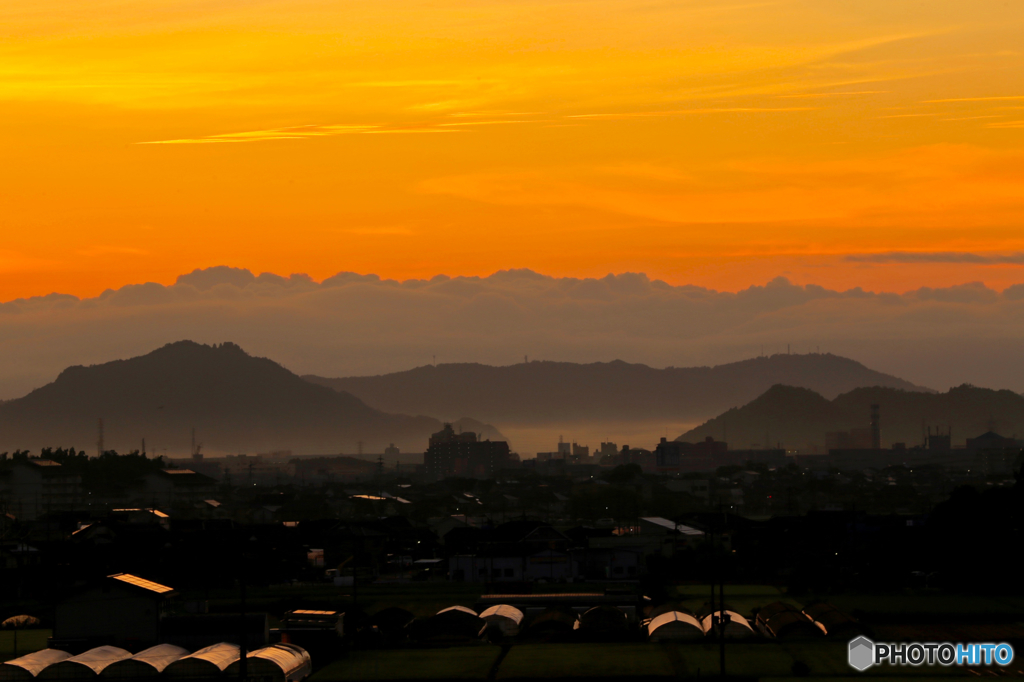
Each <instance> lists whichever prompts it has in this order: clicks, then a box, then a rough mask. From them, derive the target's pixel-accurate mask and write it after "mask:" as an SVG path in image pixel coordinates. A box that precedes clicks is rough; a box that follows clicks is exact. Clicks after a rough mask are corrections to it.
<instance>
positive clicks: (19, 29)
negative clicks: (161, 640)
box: [0, 0, 1024, 301]
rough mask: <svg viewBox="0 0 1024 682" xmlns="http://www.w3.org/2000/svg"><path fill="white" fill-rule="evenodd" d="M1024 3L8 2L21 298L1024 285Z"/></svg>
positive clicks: (2, 100) (7, 180)
mask: <svg viewBox="0 0 1024 682" xmlns="http://www.w3.org/2000/svg"><path fill="white" fill-rule="evenodd" d="M1022 34H1024V5H1022V4H1021V3H1006V2H1003V1H1002V0H1000V1H998V2H997V1H994V0H977V1H976V2H970V3H964V2H954V1H953V0H930V1H929V2H927V3H908V2H895V3H894V2H886V1H883V0H864V1H861V2H850V1H846V0H843V1H830V2H820V0H814V1H812V0H778V1H772V0H768V1H763V2H760V1H751V2H745V1H743V0H737V1H736V2H729V1H728V0H688V1H683V2H679V1H671V2H670V1H667V0H650V1H641V2H637V1H635V0H592V1H588V2H581V1H575V0H525V1H524V0H515V1H511V0H510V1H499V0H475V1H469V0H465V1H456V2H435V1H429V0H385V1H382V2H350V1H344V0H338V1H326V0H300V1H297V2H296V1H289V2H283V1H279V0H259V1H256V2H252V1H245V2H242V1H241V0H214V1H208V0H174V1H172V0H97V1H96V2H88V3H71V2H67V1H66V0H37V1H36V2H31V3H26V2H15V1H13V0H4V1H3V2H0V36H2V39H0V121H2V123H3V125H2V126H0V148H2V149H3V150H4V151H3V157H4V159H5V162H4V163H3V164H0V187H2V189H0V209H2V210H0V229H2V231H3V236H4V239H3V241H2V243H0V300H4V301H6V300H11V299H14V298H17V297H28V296H36V295H45V294H48V293H50V292H54V291H57V292H63V293H70V294H75V295H78V296H92V295H96V294H98V293H100V292H101V291H103V290H104V289H106V288H109V287H120V286H123V285H125V284H129V283H137V282H145V281H155V282H161V283H165V284H170V283H173V282H174V279H175V277H176V276H177V275H179V274H182V273H184V272H188V271H190V270H192V269H193V268H197V267H207V266H211V265H219V264H227V265H232V266H237V267H245V268H249V269H250V270H252V271H254V272H260V271H272V272H277V273H280V274H288V273H290V272H303V273H308V274H309V275H310V276H312V277H313V278H314V279H316V280H321V279H323V278H326V277H328V276H330V275H333V274H334V273H336V272H339V271H342V270H349V271H357V272H373V273H376V274H378V275H380V276H382V277H393V278H397V279H405V278H410V277H430V276H433V275H435V274H438V273H446V274H450V275H486V274H489V273H491V272H494V271H496V270H499V269H502V268H509V267H528V268H532V269H534V270H537V271H540V272H544V273H547V274H551V275H555V276H602V275H604V274H606V273H608V272H624V271H633V272H646V273H647V274H648V275H649V276H650V277H652V278H659V279H663V280H665V281H667V282H670V283H673V284H686V283H693V284H699V285H702V286H708V287H714V288H717V289H721V290H730V291H734V290H737V289H740V288H743V287H747V286H749V285H751V284H759V283H760V284H763V283H764V282H766V281H768V280H770V279H772V278H774V277H776V276H779V275H784V276H787V277H789V278H790V279H791V280H792V281H795V282H798V283H815V284H821V285H823V286H828V287H831V288H837V289H845V288H851V287H856V286H861V287H864V288H866V289H873V290H886V291H906V290H909V289H913V288H917V287H920V286H949V285H954V284H961V283H965V282H972V281H980V282H984V283H986V284H987V285H988V286H990V287H993V288H996V289H1003V288H1005V287H1007V286H1009V285H1011V284H1015V283H1020V282H1021V281H1024V269H1022V268H1024V255H1022V252H1024V230H1022V223H1024V68H1022V66H1024V50H1022V47H1021V45H1022V44H1021V40H1020V36H1021V35H1022Z"/></svg>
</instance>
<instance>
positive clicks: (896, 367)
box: [0, 267, 1024, 399]
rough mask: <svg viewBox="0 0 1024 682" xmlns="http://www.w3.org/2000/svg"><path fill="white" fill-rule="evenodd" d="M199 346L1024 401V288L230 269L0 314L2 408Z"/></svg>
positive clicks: (28, 304) (290, 360) (382, 362)
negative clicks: (829, 383)
mask: <svg viewBox="0 0 1024 682" xmlns="http://www.w3.org/2000/svg"><path fill="white" fill-rule="evenodd" d="M181 339H192V340H195V341H198V342H202V343H214V342H222V341H234V342H236V343H238V344H240V345H241V346H242V347H243V348H245V349H246V350H247V351H248V352H250V353H253V354H257V355H262V356H266V357H270V358H272V359H274V360H276V361H278V362H280V363H282V364H283V365H285V366H286V367H288V368H289V369H291V370H293V371H295V372H298V373H302V374H304V373H313V374H320V375H323V376H350V375H362V374H379V373H386V372H391V371H398V370H403V369H408V368H410V367H414V366H419V365H423V364H427V363H429V362H432V361H433V358H434V356H436V359H437V362H483V363H489V364H503V365H504V364H512V363H515V362H521V361H522V360H523V357H524V356H527V355H528V356H529V357H530V358H531V359H543V360H565V361H578V362H592V361H608V360H613V359H622V360H626V361H629V362H642V363H646V364H650V365H653V366H658V367H664V366H691V365H712V364H719V363H723V362H731V361H735V360H739V359H742V358H746V357H751V356H754V355H758V354H760V353H765V354H771V353H777V352H787V347H788V348H789V350H790V351H791V352H796V353H804V352H814V351H815V350H819V349H820V350H821V351H822V352H831V353H836V354H839V355H844V356H847V357H851V358H854V359H856V360H859V361H861V362H863V363H865V364H867V365H868V366H870V367H872V368H874V369H878V370H880V371H884V372H889V373H892V374H895V375H897V376H900V377H903V378H905V379H907V380H909V381H912V382H914V383H917V384H920V385H924V386H930V387H932V388H936V389H940V390H942V389H945V388H948V387H949V386H952V385H957V384H960V383H965V382H966V383H974V384H976V385H980V386H989V387H993V388H1010V389H1013V390H1016V391H1021V390H1024V362H1022V361H1021V359H1020V358H1021V357H1022V356H1024V354H1022V351H1024V284H1020V285H1015V286H1012V287H1010V288H1008V289H1006V290H1004V291H1002V292H999V291H995V290H992V289H989V288H987V287H985V286H984V285H982V284H977V283H975V284H964V285H959V286H952V287H948V288H939V289H931V288H922V289H918V290H916V291H912V292H908V293H906V294H892V293H871V292H867V291H863V290H861V289H851V290H848V291H832V290H829V289H825V288H823V287H820V286H815V285H807V286H800V285H796V284H793V283H791V282H789V281H788V280H786V279H784V278H781V277H780V278H777V279H774V280H772V281H770V282H768V283H767V284H766V285H764V286H753V287H750V288H748V289H744V290H742V291H739V292H737V293H727V292H719V291H714V290H711V289H706V288H702V287H696V286H672V285H669V284H666V283H665V282H662V281H658V280H651V279H649V278H648V277H647V276H646V275H643V274H636V273H624V274H618V275H608V276H607V277H604V278H601V279H574V278H555V277H549V276H546V275H542V274H538V273H536V272H532V271H530V270H503V271H499V272H496V273H494V274H493V275H490V276H489V277H482V278H481V277H447V276H437V277H434V278H433V279H430V280H406V281H402V282H399V281H394V280H382V279H380V278H379V277H377V276H376V275H363V274H356V273H350V272H342V273H339V274H337V275H335V276H333V277H330V278H328V279H325V280H324V281H322V282H316V281H314V280H312V279H311V278H309V277H308V276H306V275H291V276H289V277H283V276H280V275H275V274H272V273H263V274H260V275H255V274H253V273H252V272H250V271H249V270H244V269H238V268H229V267H215V268H209V269H204V270H196V271H194V272H192V273H189V274H187V275H182V276H180V277H179V278H178V279H177V281H176V282H175V284H173V285H171V286H164V285H161V284H156V283H152V282H149V283H144V284H134V285H129V286H125V287H122V288H120V289H117V290H108V291H105V292H104V293H103V294H102V295H100V296H98V297H96V298H87V299H78V298H76V297H74V296H68V295H62V294H51V295H48V296H42V297H36V298H30V299H18V300H14V301H10V302H8V303H3V304H0V353H2V354H3V357H4V358H5V361H4V362H3V363H0V398H3V399H10V398H14V397H18V396H21V395H24V394H25V393H27V392H28V391H30V390H32V389H34V388H36V387H38V386H41V385H43V384H45V383H47V382H49V381H52V380H53V378H55V377H56V375H57V374H58V373H59V372H60V371H61V370H62V369H64V368H65V367H67V366H68V365H73V364H93V363H98V362H106V361H109V360H112V359H117V358H124V357H129V356H133V355H137V354H141V353H145V352H148V351H150V350H152V349H154V348H156V347H158V346H160V345H162V344H164V343H168V342H171V341H176V340H181Z"/></svg>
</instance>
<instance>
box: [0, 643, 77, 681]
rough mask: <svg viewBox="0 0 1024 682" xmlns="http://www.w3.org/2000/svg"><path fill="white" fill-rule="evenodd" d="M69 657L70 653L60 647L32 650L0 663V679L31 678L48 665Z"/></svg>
mask: <svg viewBox="0 0 1024 682" xmlns="http://www.w3.org/2000/svg"><path fill="white" fill-rule="evenodd" d="M68 658H71V654H69V653H68V652H66V651H61V650H60V649H43V650H41V651H33V652H32V653H30V654H26V655H25V656H22V657H20V658H15V659H13V660H10V661H5V662H4V663H3V664H0V680H2V681H3V682H8V680H11V681H14V680H18V681H21V680H33V679H35V678H36V677H37V676H38V675H39V673H41V672H42V671H43V669H44V668H46V667H47V666H49V665H53V664H54V663H59V662H60V661H63V660H65V659H68Z"/></svg>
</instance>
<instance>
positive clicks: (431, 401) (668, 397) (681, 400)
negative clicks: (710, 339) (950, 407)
mask: <svg viewBox="0 0 1024 682" xmlns="http://www.w3.org/2000/svg"><path fill="white" fill-rule="evenodd" d="M304 378H306V379H308V380H309V381H311V382H313V383H317V384H320V385H323V386H329V387H331V388H334V389H336V390H339V391H346V392H348V393H351V394H352V395H355V396H358V397H359V398H361V399H362V400H365V401H366V402H367V404H369V405H372V406H373V407H375V408H377V409H380V410H386V411H389V412H404V413H407V414H427V415H430V416H432V417H438V418H444V417H445V415H454V414H473V415H474V416H475V417H476V418H478V419H483V420H485V421H498V422H501V423H507V424H552V423H557V422H567V421H599V420H617V421H624V420H642V421H653V420H671V421H673V422H681V421H682V422H685V421H698V420H702V419H707V418H708V417H709V416H711V415H714V414H717V413H719V412H721V411H722V410H725V409H728V408H729V407H732V406H735V405H742V404H743V403H746V402H748V401H750V400H753V399H754V398H755V397H757V396H758V395H760V394H761V393H763V392H764V391H765V390H767V389H768V388H769V387H771V386H772V385H773V384H777V383H785V384H789V385H793V386H803V387H806V388H809V389H812V390H814V391H817V392H818V393H822V394H824V395H827V396H836V395H838V394H840V393H843V392H845V391H849V390H851V389H854V388H857V387H860V386H889V387H892V388H902V389H907V390H917V391H927V390H929V389H924V388H921V387H918V386H914V385H913V384H911V383H909V382H907V381H903V380H902V379H898V378H897V377H894V376H890V375H888V374H882V373H881V372H876V371H874V370H871V369H868V368H867V367H865V366H864V365H862V364H860V363H859V362H856V361H854V360H849V359H847V358H841V357H838V356H836V355H830V354H817V353H815V354H808V355H788V354H787V355H773V356H770V357H761V358H754V359H751V360H744V361H742V362H734V363H731V364H728V365H719V366H717V367H687V368H674V367H670V368H667V369H654V368H652V367H648V366H646V365H634V364H629V363H625V362H622V361H619V360H616V361H615V362H599V363H593V364H576V363H570V362H528V363H522V364H517V365H510V366H507V367H492V366H489V365H480V364H446V365H437V366H433V365H427V366H424V367H417V368H416V369H411V370H408V371H406V372H397V373H394V374H385V375H382V376H368V377H347V378H341V379H325V378H322V377H317V376H306V377H304Z"/></svg>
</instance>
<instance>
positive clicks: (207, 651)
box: [164, 642, 239, 681]
mask: <svg viewBox="0 0 1024 682" xmlns="http://www.w3.org/2000/svg"><path fill="white" fill-rule="evenodd" d="M238 654H239V649H238V645H237V644H229V643H227V642H221V643H220V644H213V645H211V646H208V647H204V648H202V649H200V650H199V651H196V652H195V653H193V654H190V655H188V656H182V657H181V658H179V659H178V660H176V661H174V662H173V663H171V664H170V665H168V666H167V667H166V668H164V677H165V678H166V679H168V680H200V681H207V680H219V679H220V678H221V674H222V673H223V672H224V671H225V670H226V669H227V667H228V666H229V665H231V664H232V663H234V662H235V661H237V660H238V657H239V656H238Z"/></svg>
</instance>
